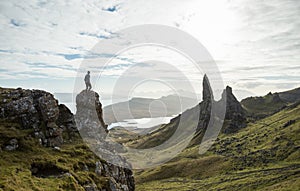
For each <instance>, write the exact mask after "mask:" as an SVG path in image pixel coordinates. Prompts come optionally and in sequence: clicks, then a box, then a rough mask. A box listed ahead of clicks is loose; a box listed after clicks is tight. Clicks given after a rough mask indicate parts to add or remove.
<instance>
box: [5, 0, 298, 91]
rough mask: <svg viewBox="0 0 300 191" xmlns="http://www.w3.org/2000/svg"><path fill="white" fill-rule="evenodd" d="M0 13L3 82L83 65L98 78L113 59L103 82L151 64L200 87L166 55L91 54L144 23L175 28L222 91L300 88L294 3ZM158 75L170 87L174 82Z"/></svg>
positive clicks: (34, 6) (11, 5)
mask: <svg viewBox="0 0 300 191" xmlns="http://www.w3.org/2000/svg"><path fill="white" fill-rule="evenodd" d="M171 4H172V6H170V5H171ZM0 9H1V12H0V25H1V27H0V34H1V35H0V41H1V43H0V59H1V66H2V68H3V69H1V70H0V72H1V74H0V79H1V82H4V81H6V80H8V79H9V80H12V79H16V80H19V81H14V82H15V83H20V84H22V80H24V79H28V78H30V79H37V83H38V81H39V80H38V79H39V78H45V80H47V78H49V81H50V80H51V78H66V79H67V78H71V77H75V76H76V74H77V73H76V70H77V69H78V68H79V66H80V65H81V63H82V62H83V60H90V62H89V61H88V62H89V63H91V65H90V66H91V67H93V69H94V70H95V71H99V70H100V69H101V66H102V63H101V60H104V58H112V57H114V61H113V62H112V63H110V64H109V65H108V66H107V68H106V73H105V74H106V76H107V78H110V77H116V76H118V75H120V74H122V73H123V72H124V71H125V70H126V69H128V68H129V67H130V66H132V65H134V64H138V63H145V62H144V61H145V60H146V61H147V60H153V59H154V60H161V61H166V62H169V63H172V64H174V66H176V67H181V68H180V69H181V70H182V71H183V73H184V74H186V75H189V76H190V79H191V80H198V81H201V78H202V74H199V72H198V71H196V70H195V68H194V67H193V66H190V65H189V64H183V63H184V61H183V60H180V59H178V57H175V56H173V55H171V54H169V53H166V54H164V55H162V56H161V55H159V56H153V55H154V54H152V52H151V51H150V50H145V51H143V50H142V49H141V50H140V51H137V52H135V53H133V54H131V55H129V54H127V55H126V54H125V55H118V56H116V55H110V54H105V53H99V52H93V50H92V49H93V47H94V46H95V45H96V44H97V43H98V42H99V40H102V39H108V38H111V37H117V32H116V31H118V30H119V29H123V28H126V27H129V26H134V25H139V24H150V23H151V24H153V23H155V24H163V25H169V26H175V27H177V28H179V29H182V30H183V31H185V32H187V33H189V34H191V35H193V36H194V37H195V38H197V39H198V40H199V41H200V42H201V43H202V44H203V45H204V46H205V47H206V48H207V49H208V51H209V52H210V53H211V55H212V56H213V57H214V59H215V60H217V64H218V66H219V69H220V71H221V74H222V76H223V78H224V83H225V84H229V85H231V86H234V88H235V87H236V88H239V89H243V90H245V91H246V90H247V91H249V90H251V92H253V91H255V93H263V92H264V91H265V90H268V89H275V88H278V87H276V86H279V85H281V86H282V87H294V86H297V81H299V79H298V78H297V76H298V75H299V70H300V62H299V60H300V45H299V42H300V36H299V31H300V20H299V17H300V12H299V9H300V2H299V1H297V0H288V1H281V0H272V1H260V0H231V1H227V0H212V1H209V2H204V1H196V0H191V1H187V2H183V1H180V0H165V1H159V0H153V1H145V0H140V1H135V0H128V1H124V0H112V1H98V0H90V1H84V2H82V1H78V0H71V1H67V0H54V1H47V0H38V1H31V0H29V1H26V2H20V1H17V0H11V1H1V2H0ZM212 10H214V11H212ZM147 54H148V56H147ZM219 60H220V61H221V62H219ZM139 67H141V68H142V65H139ZM144 67H145V68H146V69H151V67H153V65H152V66H151V65H144ZM83 69H85V66H83ZM160 70H161V71H160V72H161V73H162V74H164V75H165V77H168V78H169V79H172V78H174V75H175V74H176V73H175V74H174V73H173V72H172V71H171V70H168V68H161V69H160ZM154 72H159V71H154ZM139 75H142V74H139ZM175 78H176V76H175ZM69 82H71V81H69ZM272 83H273V84H272ZM64 85H65V84H64ZM71 85H72V84H70V86H71ZM58 86H59V84H58ZM59 88H60V89H63V88H62V87H59Z"/></svg>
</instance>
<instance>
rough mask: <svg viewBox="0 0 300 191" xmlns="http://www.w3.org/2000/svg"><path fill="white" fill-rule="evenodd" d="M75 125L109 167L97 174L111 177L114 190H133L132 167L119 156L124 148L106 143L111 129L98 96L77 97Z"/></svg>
mask: <svg viewBox="0 0 300 191" xmlns="http://www.w3.org/2000/svg"><path fill="white" fill-rule="evenodd" d="M75 121H76V124H77V127H78V130H79V132H80V134H81V136H82V137H83V138H84V139H85V140H86V141H87V142H88V144H89V146H90V148H91V150H92V151H94V152H96V153H97V154H98V155H99V156H101V158H103V159H104V160H106V161H107V163H106V164H101V163H97V164H96V170H95V172H96V173H97V174H102V175H105V176H109V177H111V178H110V181H109V185H110V189H111V190H125V191H126V190H134V179H133V175H132V171H131V170H129V169H130V168H131V165H130V164H128V163H127V162H126V160H125V159H124V158H123V157H121V156H120V155H119V154H118V153H119V152H122V149H123V148H122V147H120V146H119V145H118V144H117V143H116V144H114V143H112V142H109V141H106V136H107V133H108V129H107V125H106V124H105V122H104V120H103V113H102V104H101V102H100V100H99V94H98V93H96V92H94V91H85V90H84V91H82V92H80V93H79V94H78V95H77V96H76V114H75ZM114 164H118V165H119V166H122V167H118V166H116V165H114ZM123 167H125V168H123Z"/></svg>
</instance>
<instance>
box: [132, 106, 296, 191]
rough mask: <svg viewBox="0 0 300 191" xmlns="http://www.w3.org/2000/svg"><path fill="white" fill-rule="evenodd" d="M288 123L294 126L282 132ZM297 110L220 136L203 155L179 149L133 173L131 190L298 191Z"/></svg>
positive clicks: (189, 149)
mask: <svg viewBox="0 0 300 191" xmlns="http://www.w3.org/2000/svg"><path fill="white" fill-rule="evenodd" d="M290 120H296V123H294V124H292V125H290V126H288V127H283V126H284V124H285V123H287V122H288V121H290ZM299 135H300V105H298V106H297V107H294V108H287V109H285V110H283V111H281V112H279V113H276V114H274V115H272V116H270V117H267V118H265V119H262V120H260V121H256V122H255V123H251V124H249V125H248V127H247V128H245V129H242V130H240V131H239V132H238V133H235V134H230V135H225V134H221V135H220V136H219V137H218V139H217V141H216V142H215V144H214V145H213V146H212V148H210V150H209V151H208V152H207V153H205V155H203V156H200V155H199V154H198V149H199V148H198V147H197V146H194V147H191V148H188V149H185V150H184V151H183V152H182V153H180V154H179V155H178V156H177V157H176V158H174V159H172V160H171V161H169V162H168V163H165V164H163V165H161V166H158V167H156V168H152V169H147V170H139V171H136V172H135V174H136V181H137V190H147V191H148V190H149V191H152V190H298V188H299V187H300V149H299V148H300V138H299Z"/></svg>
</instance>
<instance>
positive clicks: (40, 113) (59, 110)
mask: <svg viewBox="0 0 300 191" xmlns="http://www.w3.org/2000/svg"><path fill="white" fill-rule="evenodd" d="M0 106H1V114H0V118H2V119H4V120H9V121H14V122H17V123H19V124H20V128H21V129H34V136H35V137H36V138H38V139H39V140H40V143H41V144H42V145H44V146H53V147H54V146H59V145H61V144H62V143H63V141H64V136H63V133H64V132H66V133H67V134H70V135H71V134H73V133H74V132H76V126H75V124H74V117H73V115H72V113H71V112H70V110H68V109H67V108H66V106H64V105H62V104H61V105H59V104H58V101H57V100H56V99H55V98H54V97H53V95H52V94H50V93H48V92H45V91H41V90H24V89H21V88H18V89H1V100H0Z"/></svg>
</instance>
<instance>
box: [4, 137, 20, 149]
mask: <svg viewBox="0 0 300 191" xmlns="http://www.w3.org/2000/svg"><path fill="white" fill-rule="evenodd" d="M18 147H19V145H18V140H17V139H11V140H10V141H9V142H8V144H7V145H6V146H5V150H7V151H14V150H16V149H17V148H18Z"/></svg>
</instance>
